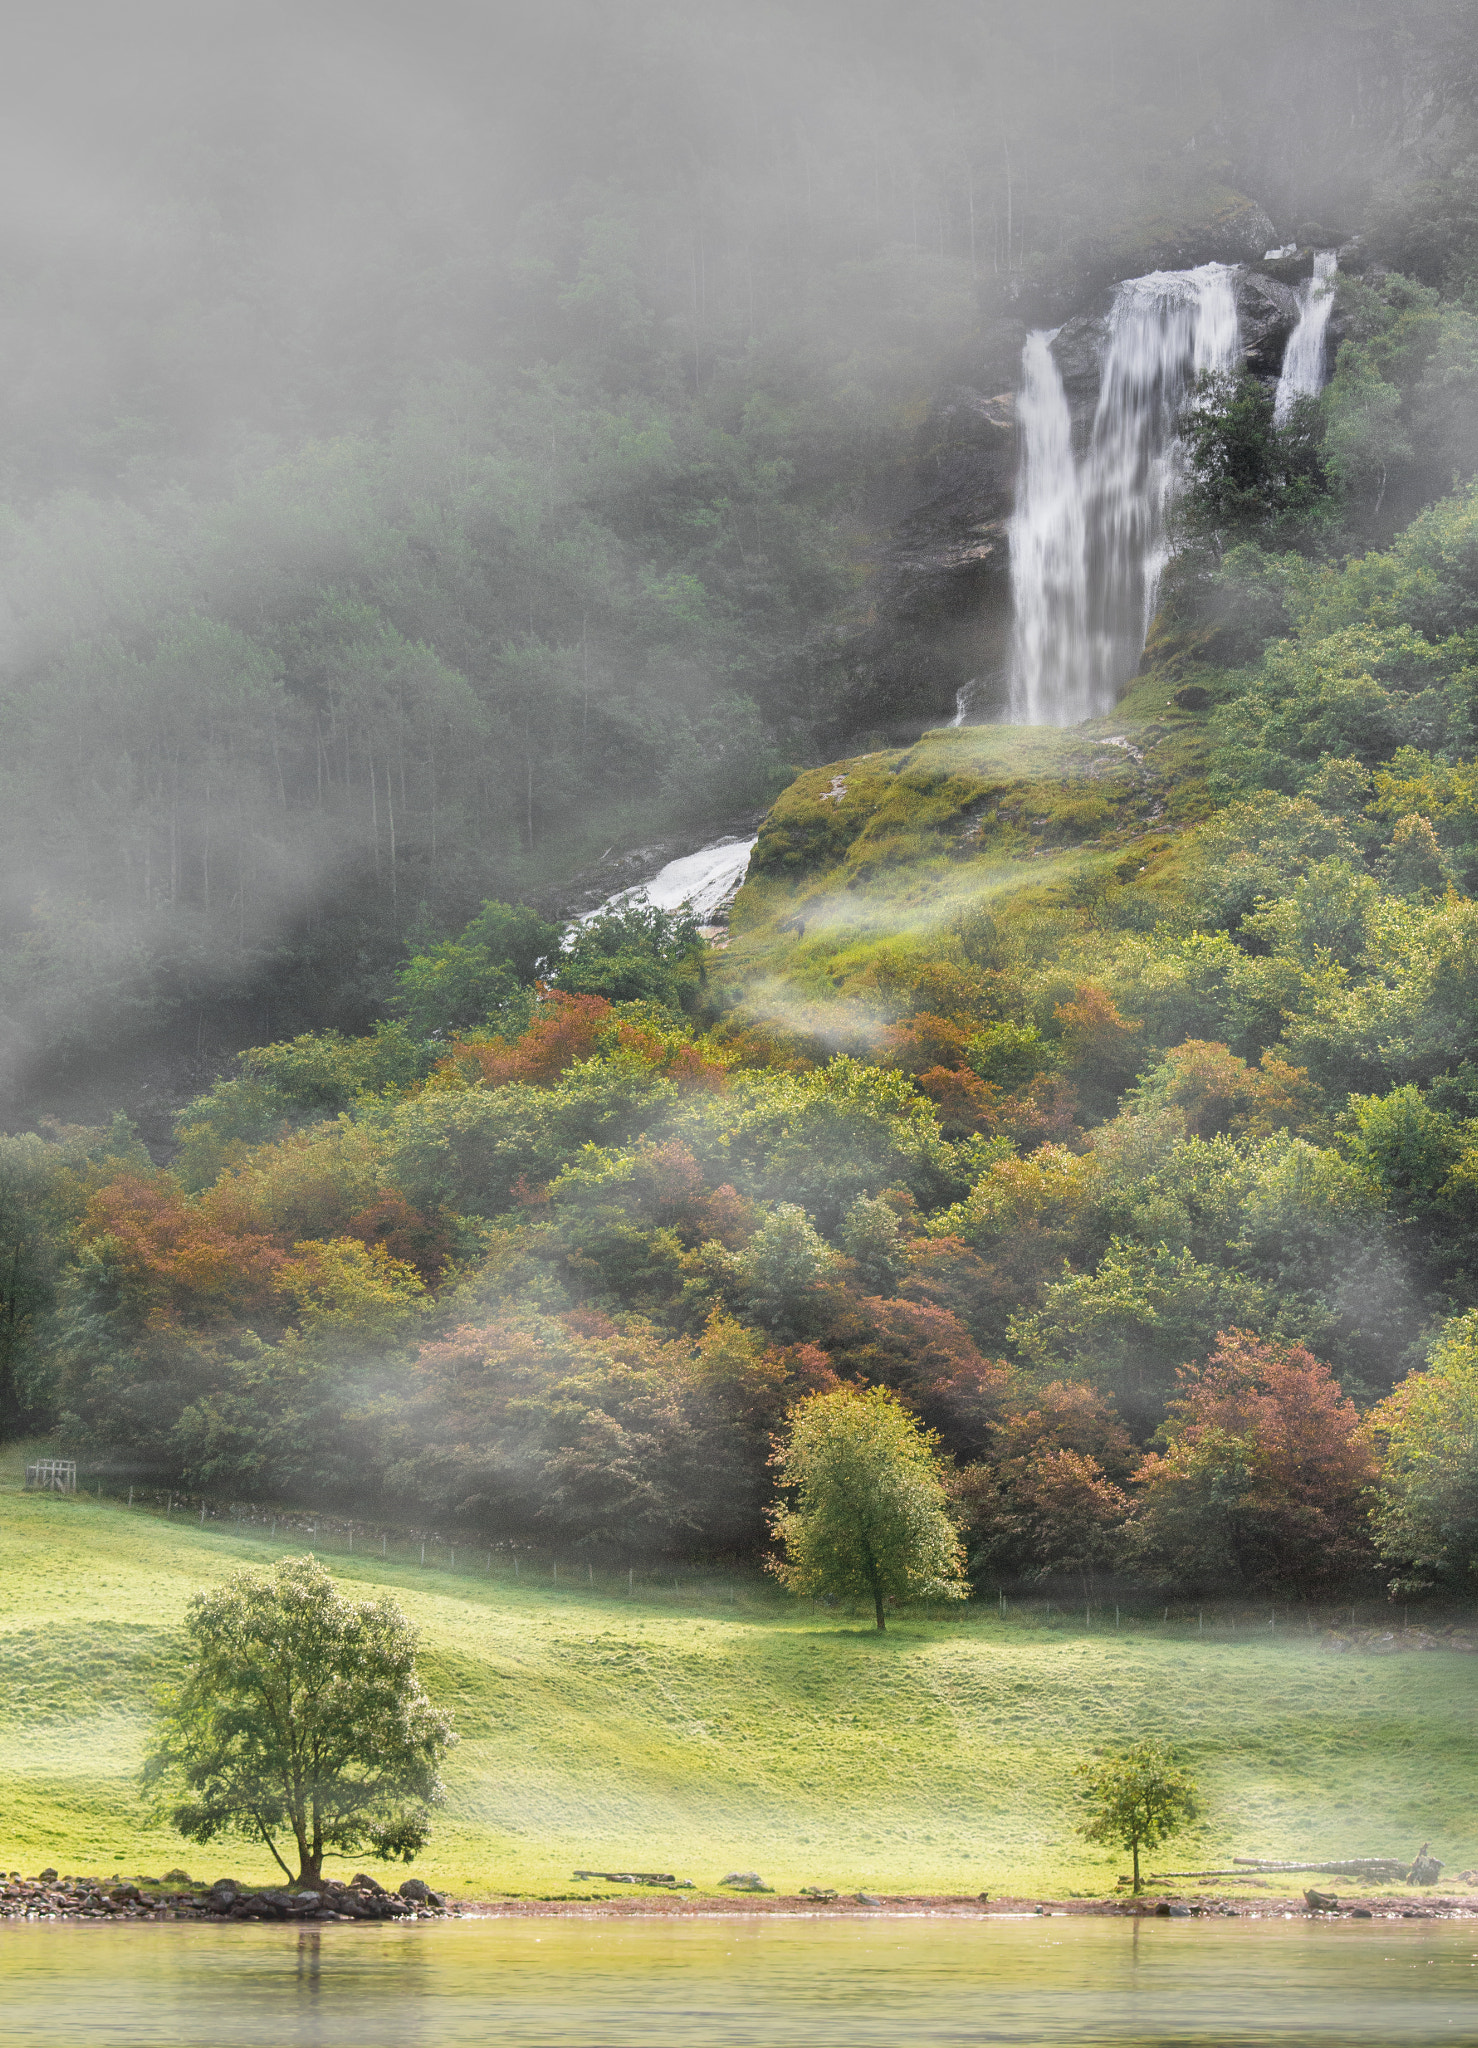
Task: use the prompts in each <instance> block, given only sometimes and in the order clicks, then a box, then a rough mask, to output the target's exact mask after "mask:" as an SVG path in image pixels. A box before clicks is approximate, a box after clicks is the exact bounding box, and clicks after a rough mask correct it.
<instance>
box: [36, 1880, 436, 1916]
mask: <svg viewBox="0 0 1478 2048" xmlns="http://www.w3.org/2000/svg"><path fill="white" fill-rule="evenodd" d="M456 1911H457V1908H455V1907H454V1906H452V1905H450V1904H449V1902H448V1901H447V1900H446V1899H445V1898H444V1897H443V1896H442V1894H441V1893H440V1892H434V1891H432V1890H431V1888H430V1886H429V1885H426V1884H423V1883H422V1881H421V1879H420V1878H418V1877H412V1878H407V1880H406V1881H405V1883H404V1884H402V1885H401V1886H400V1888H399V1890H398V1891H393V1892H392V1891H389V1890H387V1889H386V1887H385V1886H384V1885H382V1884H380V1883H378V1882H377V1881H376V1880H375V1879H374V1878H372V1877H367V1876H366V1875H365V1873H364V1872H363V1871H356V1872H355V1874H354V1876H353V1877H351V1878H350V1879H349V1880H348V1882H347V1883H344V1882H342V1881H340V1880H339V1879H337V1878H323V1879H321V1880H320V1882H319V1883H318V1884H317V1885H314V1886H311V1887H309V1886H301V1887H297V1888H295V1889H293V1890H289V1889H287V1887H286V1886H281V1887H279V1886H275V1885H273V1886H266V1887H263V1886H255V1885H247V1884H242V1883H240V1882H239V1881H238V1880H237V1879H236V1878H231V1877H221V1878H217V1879H216V1881H215V1882H214V1883H213V1884H211V1885H208V1886H198V1885H191V1884H190V1883H189V1882H188V1881H183V1882H181V1881H179V1880H171V1879H169V1878H163V1879H157V1880H156V1879H153V1878H140V1879H139V1880H138V1881H137V1882H134V1883H130V1882H128V1881H127V1880H125V1879H123V1878H120V1877H111V1878H100V1877H58V1875H57V1873H56V1872H55V1871H54V1870H43V1871H42V1873H41V1875H40V1876H39V1877H22V1876H21V1875H20V1873H19V1872H18V1871H14V1870H13V1871H11V1872H10V1874H9V1876H8V1877H7V1878H5V1879H4V1881H3V1882H0V1919H3V1920H91V1921H95V1922H100V1921H119V1920H213V1921H216V1922H218V1923H219V1922H221V1921H224V1920H268V1921H289V1920H291V1921H299V1922H301V1921H324V1920H343V1921H354V1920H442V1919H446V1918H447V1917H448V1916H449V1915H452V1914H454V1913H455V1912H456Z"/></svg>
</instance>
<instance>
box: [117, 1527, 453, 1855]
mask: <svg viewBox="0 0 1478 2048" xmlns="http://www.w3.org/2000/svg"><path fill="white" fill-rule="evenodd" d="M185 1636H186V1648H187V1656H188V1660H189V1668H188V1670H187V1672H186V1676H185V1678H184V1681H183V1683H182V1684H180V1685H179V1686H178V1687H176V1688H174V1689H173V1690H172V1691H170V1692H167V1693H165V1694H163V1695H162V1696H161V1699H160V1704H159V1720H158V1728H157V1736H156V1742H155V1747H154V1750H153V1752H152V1754H151V1755H150V1757H149V1759H148V1761H147V1763H146V1764H145V1767H144V1781H145V1784H146V1786H149V1787H152V1788H154V1789H155V1794H156V1800H157V1803H158V1805H159V1806H160V1808H161V1809H162V1810H163V1812H164V1813H165V1814H166V1815H167V1817H168V1819H169V1820H170V1821H171V1823H172V1824H173V1825H174V1826H175V1827H176V1828H177V1829H178V1830H179V1832H180V1833H181V1834H182V1835H184V1836H185V1838H186V1839H187V1840H188V1841H192V1842H209V1841H213V1840H215V1839H216V1837H217V1836H221V1835H236V1836H239V1837H241V1838H243V1839H245V1840H247V1841H257V1842H262V1843H265V1845H266V1846H267V1848H268V1849H270V1850H271V1852H272V1855H273V1857H274V1858H275V1859H276V1861H277V1863H278V1864H279V1865H280V1866H281V1868H282V1869H283V1871H284V1872H286V1874H287V1876H288V1877H289V1878H291V1877H292V1875H293V1872H292V1870H291V1868H290V1867H289V1865H288V1864H287V1863H286V1862H285V1861H284V1860H283V1857H282V1855H281V1853H280V1852H279V1849H278V1846H277V1845H278V1841H279V1840H280V1839H282V1838H283V1837H287V1836H290V1837H291V1839H292V1843H293V1844H294V1846H295V1847H296V1851H297V1858H298V1871H297V1881H298V1882H299V1883H301V1884H311V1883H314V1882H316V1880H317V1879H318V1877H319V1875H320V1874H321V1872H322V1868H323V1859H324V1856H325V1855H326V1854H327V1853H329V1852H330V1851H333V1852H335V1853H338V1854H341V1855H353V1854H356V1853H358V1852H360V1851H363V1850H368V1851H369V1852H370V1853H371V1854H372V1855H375V1856H383V1857H391V1856H399V1857H401V1858H403V1859H404V1860H405V1861H406V1862H409V1861H410V1859H411V1857H412V1856H414V1855H415V1854H416V1852H417V1851H418V1850H419V1849H422V1848H424V1846H425V1844H426V1841H427V1838H428V1836H429V1833H430V1824H431V1812H432V1809H433V1808H434V1807H435V1806H437V1805H439V1804H440V1801H441V1797H442V1792H441V1779H440V1776H439V1770H438V1767H439V1765H440V1763H441V1759H442V1757H443V1756H444V1755H445V1753H446V1751H447V1748H448V1747H449V1745H450V1744H451V1743H452V1742H453V1741H455V1739H456V1738H455V1736H454V1735H453V1734H452V1732H451V1717H450V1716H449V1715H447V1714H445V1713H442V1712H440V1711H439V1710H438V1709H437V1708H435V1707H433V1706H432V1704H431V1702H430V1700H429V1699H428V1698H427V1696H426V1694H425V1692H424V1691H423V1689H422V1687H421V1682H420V1680H419V1679H418V1678H417V1676H416V1641H417V1637H416V1631H415V1629H414V1628H413V1627H412V1625H411V1623H410V1622H409V1621H407V1620H406V1618H405V1616H404V1615H403V1614H402V1613H401V1611H400V1609H399V1607H397V1606H396V1604H395V1602H394V1601H393V1600H389V1599H385V1600H363V1601H351V1600H346V1599H345V1598H344V1596H343V1594H342V1593H340V1591H339V1589H338V1587H337V1586H336V1585H335V1584H334V1581H333V1580H332V1578H330V1576H329V1574H328V1573H327V1572H326V1571H325V1570H324V1569H323V1567H322V1565H320V1564H319V1563H318V1562H317V1561H316V1559H314V1558H312V1557H288V1558H283V1559H282V1560H281V1562H280V1563H279V1564H277V1565H276V1566H275V1568H274V1569H273V1570H272V1571H271V1572H251V1571H241V1572H237V1573H236V1574H235V1575H234V1576H233V1577H232V1578H230V1579H228V1580H227V1581H226V1583H225V1585H223V1586H220V1587H217V1588H216V1589H215V1591H213V1592H209V1593H199V1594H197V1595H196V1597H195V1599H194V1600H193V1602H192V1603H191V1607H190V1613H189V1616H188V1619H187V1620H186V1623H185ZM181 1792H183V1794H184V1795H185V1796H184V1797H179V1796H178V1795H179V1794H180V1793H181Z"/></svg>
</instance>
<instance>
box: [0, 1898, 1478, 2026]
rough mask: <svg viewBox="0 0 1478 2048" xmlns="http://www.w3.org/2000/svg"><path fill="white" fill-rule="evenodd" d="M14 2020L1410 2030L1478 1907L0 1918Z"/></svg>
mask: <svg viewBox="0 0 1478 2048" xmlns="http://www.w3.org/2000/svg"><path fill="white" fill-rule="evenodd" d="M0 1970H3V1972H4V1980H5V2024H4V2039H5V2041H6V2042H7V2043H19V2044H22V2048H30V2044H33V2043H34V2044H37V2048H39V2044H41V2043H46V2044H47V2048H55V2044H57V2043H59V2042H60V2043H67V2044H70V2043H72V2042H82V2041H86V2042H87V2043H88V2044H89V2048H132V2044H135V2043H138V2044H144V2043H147V2044H149V2048H160V2044H169V2048H268V2044H270V2048H392V2044H393V2048H422V2044H425V2048H431V2044H433V2043H434V2044H435V2048H472V2044H474V2043H476V2044H478V2048H483V2044H485V2043H488V2042H493V2041H496V2042H497V2043H499V2044H500V2048H653V2044H654V2043H657V2042H660V2043H661V2044H662V2048H946V2044H948V2048H976V2044H979V2048H994V2044H998V2043H999V2044H1011V2048H1039V2044H1040V2048H1049V2044H1050V2048H1066V2044H1069V2043H1071V2044H1075V2048H1095V2044H1100V2043H1102V2044H1105V2048H1109V2044H1113V2048H1130V2044H1134V2048H1212V2044H1215V2048H1251V2044H1254V2043H1255V2044H1258V2048H1265V2044H1278V2048H1305V2044H1306V2048H1353V2044H1362V2048H1363V2044H1369V2048H1376V2044H1380V2048H1426V2044H1428V2043H1433V2042H1437V2041H1443V2042H1451V2041H1455V2040H1462V2039H1469V2040H1471V2039H1473V2038H1475V2037H1478V1930H1475V1927H1474V1925H1473V1924H1472V1923H1462V1922H1440V1921H1434V1922H1427V1923H1421V1924H1416V1925H1412V1924H1406V1923H1400V1922H1395V1923H1376V1924H1375V1925H1373V1926H1369V1927H1359V1926H1352V1925H1350V1924H1349V1923H1337V1924H1316V1923H1308V1922H1290V1923H1282V1922H1271V1923H1269V1922H1263V1923H1248V1922H1246V1921H1235V1922H1222V1923H1219V1924H1215V1925H1210V1926H1202V1925H1198V1924H1194V1923H1179V1922H1170V1923H1167V1922H1163V1921H1152V1922H1144V1923H1140V1922H1127V1923H1126V1922H1124V1921H1122V1920H1105V1921H1069V1920H1065V1919H1055V1920H1045V1921H1043V1920H1035V1921H1027V1922H1002V1921H995V1922H989V1921H986V1922H979V1921H974V1922H941V1921H928V1920H914V1921H908V1920H903V1921H900V1920H887V1919H882V1918H879V1919H876V1920H861V1919H858V1920H853V1921H849V1922H835V1921H824V1920H815V1921H804V1920H792V1921H770V1922H766V1921H762V1920H743V1919H737V1918H736V1919H733V1920H705V1921H698V1922H691V1921H690V1922H682V1921H678V1922H666V1923H658V1924H652V1923H646V1924H641V1923H635V1922H630V1921H620V1920H607V1921H598V1920H563V1921H556V1920H508V1921H481V1922H465V1921H464V1922H462V1923H460V1924H457V1925H452V1926H442V1927H425V1926H423V1927H411V1928H396V1927H373V1928H371V1927H339V1926H324V1927H321V1928H320V1927H311V1928H297V1929H293V1928H272V1927H225V1928H215V1927H203V1926H191V1927H170V1926H155V1927H104V1928H93V1927H75V1926H56V1927H43V1926H34V1925H32V1926H24V1925H21V1926H18V1925H9V1926H0Z"/></svg>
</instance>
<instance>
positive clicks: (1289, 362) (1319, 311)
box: [1273, 249, 1339, 427]
mask: <svg viewBox="0 0 1478 2048" xmlns="http://www.w3.org/2000/svg"><path fill="white" fill-rule="evenodd" d="M1338 267H1339V261H1338V258H1337V256H1336V254H1335V252H1334V250H1333V249H1320V250H1319V251H1318V252H1317V253H1316V255H1315V257H1314V274H1313V276H1312V277H1311V278H1310V279H1309V280H1308V281H1307V283H1306V284H1305V285H1304V288H1303V291H1302V293H1301V295H1300V296H1301V297H1302V300H1303V311H1302V313H1300V315H1299V319H1298V325H1297V327H1295V328H1294V330H1293V332H1292V334H1291V335H1289V337H1288V347H1287V348H1286V349H1285V351H1284V354H1283V374H1282V375H1281V376H1280V377H1279V379H1278V389H1277V393H1276V395H1275V396H1274V399H1273V419H1274V422H1275V423H1276V424H1277V425H1278V426H1280V427H1281V426H1282V425H1283V423H1284V421H1285V420H1286V419H1287V418H1288V415H1289V414H1290V413H1291V412H1292V410H1293V402H1294V400H1295V399H1296V398H1316V397H1317V396H1318V394H1319V393H1320V392H1321V391H1322V390H1323V389H1324V333H1325V329H1326V328H1327V327H1328V325H1329V316H1330V314H1331V313H1332V312H1333V311H1334V289H1333V284H1334V273H1335V271H1336V270H1337V269H1338Z"/></svg>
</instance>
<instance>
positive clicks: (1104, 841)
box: [715, 673, 1211, 1035]
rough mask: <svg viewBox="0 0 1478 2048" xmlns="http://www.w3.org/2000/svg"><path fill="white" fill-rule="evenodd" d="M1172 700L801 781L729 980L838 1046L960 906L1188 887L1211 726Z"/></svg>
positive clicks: (871, 760) (1153, 696)
mask: <svg viewBox="0 0 1478 2048" xmlns="http://www.w3.org/2000/svg"><path fill="white" fill-rule="evenodd" d="M1172 689H1173V685H1172V684H1171V683H1169V682H1167V679H1166V677H1165V676H1164V675H1163V674H1155V673H1152V674H1150V675H1147V676H1145V677H1143V678H1141V679H1140V681H1139V682H1137V683H1136V684H1135V685H1134V687H1133V688H1132V689H1131V690H1130V692H1129V693H1128V695H1127V696H1126V697H1125V698H1124V699H1123V700H1122V702H1121V703H1120V704H1119V706H1118V707H1117V710H1116V712H1115V714H1114V716H1113V717H1112V718H1107V719H1097V720H1091V721H1089V722H1088V723H1087V724H1084V725H1079V726H1074V727H1072V728H1070V729H1065V730H1059V729H1057V728H1054V727H1050V726H1006V725H979V726H961V727H946V728H943V729H941V730H938V731H934V732H928V733H925V734H924V735H923V737H922V738H921V739H920V740H919V741H918V742H917V743H916V744H915V745H914V746H911V747H907V748H900V749H895V750H892V751H885V752H878V753H871V754H863V755H860V756H857V757H855V758H852V759H848V760H843V761H835V762H831V763H829V764H828V765H827V766H826V767H824V768H818V769H812V770H809V771H808V772H807V773H805V774H803V775H800V776H798V777H797V778H796V780H795V781H794V782H793V783H792V784H791V785H790V787H789V788H788V789H787V790H786V791H785V792H784V794H783V795H782V796H781V797H780V798H779V799H778V801H777V802H776V803H775V804H774V806H773V807H772V809H771V810H770V812H769V814H768V815H767V817H766V818H765V821H764V824H763V826H762V827H761V830H760V836H759V843H758V845H757V846H756V848H755V852H754V856H753V858H752V860H751V862H750V869H749V879H748V881H747V882H746V884H745V887H744V889H743V891H742V892H741V894H740V896H739V899H738V902H737V903H736V905H735V909H734V918H733V926H732V931H731V937H730V943H729V946H728V948H727V951H726V955H725V957H724V959H723V962H722V964H721V965H720V966H718V967H717V969H716V974H715V980H716V985H717V987H718V988H719V989H720V990H721V991H723V992H724V993H725V994H726V996H727V997H728V998H729V999H730V1000H732V1001H733V1002H735V1003H736V1004H737V1005H738V1006H739V1008H740V1009H741V1011H742V1012H744V1013H746V1014H748V1015H751V1016H754V1017H756V1018H761V1019H767V1020H773V1021H778V1022H781V1023H784V1024H788V1025H790V1026H792V1027H794V1028H800V1029H811V1030H816V1031H819V1032H821V1033H823V1034H829V1035H836V1033H837V1032H838V1031H839V1030H840V1031H841V1032H843V1033H845V1030H846V1012H847V1005H848V1001H849V998H851V997H854V996H855V997H858V998H860V999H861V1000H863V1001H864V1003H865V999H866V991H867V988H868V986H869V984H870V983H871V984H875V983H876V978H877V973H878V970H879V968H880V966H881V967H882V971H883V972H884V973H886V971H887V967H888V965H890V964H891V965H892V966H895V967H897V968H900V969H901V968H903V967H905V965H906V964H907V962H908V961H909V960H910V959H912V960H915V961H917V960H922V959H927V958H930V957H932V956H934V955H936V954H937V953H938V951H939V943H938V942H939V938H940V936H941V934H942V933H943V932H944V929H945V928H946V927H947V926H948V925H949V924H950V922H951V921H952V920H953V919H955V918H957V917H958V916H959V915H960V913H961V912H963V911H967V910H969V909H971V908H973V907H975V906H977V905H981V906H984V907H986V908H988V909H990V910H992V911H993V912H996V913H1000V912H1003V911H1004V912H1008V913H1009V914H1012V915H1018V916H1019V915H1030V914H1031V913H1032V912H1033V911H1041V910H1049V911H1050V909H1051V908H1052V907H1053V906H1054V905H1056V904H1065V903H1069V902H1071V901H1072V900H1073V899H1074V896H1075V894H1076V895H1078V896H1081V895H1082V893H1083V892H1085V891H1086V892H1090V893H1091V892H1092V890H1093V889H1094V888H1096V887H1100V886H1103V885H1104V884H1118V885H1121V886H1122V885H1123V884H1125V883H1126V882H1130V881H1132V883H1133V885H1134V886H1135V887H1136V888H1137V889H1140V890H1142V891H1143V892H1144V893H1145V894H1146V896H1147V897H1153V896H1154V895H1155V893H1156V892H1157V891H1160V890H1163V889H1165V888H1166V887H1173V878H1174V869H1175V861H1176V854H1177V850H1178V846H1179V839H1180V834H1181V833H1182V832H1183V830H1184V829H1185V827H1186V826H1187V825H1190V824H1193V823H1195V822H1196V821H1197V820H1198V819H1200V818H1201V817H1204V816H1205V815H1206V813H1207V812H1208V810H1209V809H1210V808H1211V800H1210V797H1209V794H1208V791H1207V786H1206V779H1205V773H1206V753H1207V745H1208V732H1207V721H1206V715H1205V713H1204V711H1189V710H1185V709H1182V708H1181V707H1180V706H1179V705H1178V704H1177V703H1176V702H1175V699H1174V697H1173V695H1172V694H1170V693H1171V690H1172ZM856 1021H857V1022H858V1023H859V1024H861V1025H864V1026H865V1022H866V1019H865V1017H864V1016H862V1015H859V1016H858V1017H857V1019H856Z"/></svg>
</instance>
